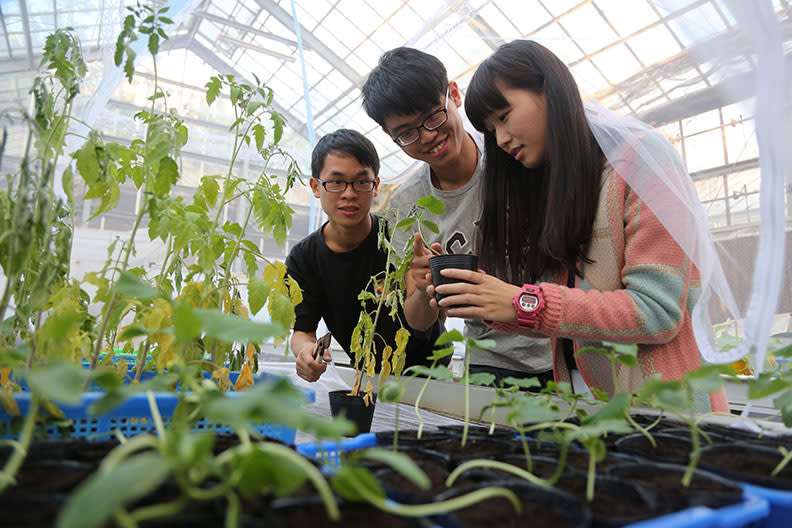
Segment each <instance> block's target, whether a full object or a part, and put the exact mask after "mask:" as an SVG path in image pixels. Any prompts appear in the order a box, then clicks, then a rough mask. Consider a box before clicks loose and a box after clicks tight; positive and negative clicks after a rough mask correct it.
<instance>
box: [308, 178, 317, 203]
mask: <svg viewBox="0 0 792 528" xmlns="http://www.w3.org/2000/svg"><path fill="white" fill-rule="evenodd" d="M308 183H309V184H310V185H311V190H312V191H313V194H314V196H316V197H317V198H319V180H317V179H316V178H314V177H311V179H310V181H309V182H308Z"/></svg>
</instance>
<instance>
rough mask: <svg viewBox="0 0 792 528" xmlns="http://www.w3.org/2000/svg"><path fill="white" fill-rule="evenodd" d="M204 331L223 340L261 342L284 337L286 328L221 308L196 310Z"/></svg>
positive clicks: (230, 341) (229, 341)
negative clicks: (259, 321) (222, 310)
mask: <svg viewBox="0 0 792 528" xmlns="http://www.w3.org/2000/svg"><path fill="white" fill-rule="evenodd" d="M195 314H196V315H197V316H198V318H199V319H200V320H201V326H202V328H203V331H204V333H206V335H207V336H209V337H215V338H217V339H219V340H221V341H226V342H228V343H233V342H235V341H241V342H261V341H263V340H265V339H267V338H269V337H282V336H284V335H285V334H286V330H284V329H283V327H281V326H280V325H278V324H267V323H257V322H254V321H251V320H249V319H243V318H241V317H238V316H235V315H228V314H225V313H223V312H221V311H220V310H196V311H195Z"/></svg>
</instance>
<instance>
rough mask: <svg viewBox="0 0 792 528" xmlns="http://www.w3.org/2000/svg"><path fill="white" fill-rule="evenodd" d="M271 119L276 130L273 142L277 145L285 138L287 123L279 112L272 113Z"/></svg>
mask: <svg viewBox="0 0 792 528" xmlns="http://www.w3.org/2000/svg"><path fill="white" fill-rule="evenodd" d="M271 117H272V125H273V127H274V128H275V131H274V135H273V138H272V142H273V143H275V144H276V145H277V144H278V142H280V140H281V137H282V136H283V126H284V125H285V122H284V120H283V116H282V115H280V114H279V113H277V112H272V114H271Z"/></svg>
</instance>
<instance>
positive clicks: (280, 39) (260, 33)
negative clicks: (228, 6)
mask: <svg viewBox="0 0 792 528" xmlns="http://www.w3.org/2000/svg"><path fill="white" fill-rule="evenodd" d="M193 15H194V16H196V17H200V18H203V19H206V20H211V21H212V22H214V23H216V24H220V25H223V26H227V27H232V28H234V29H238V30H240V31H244V32H247V33H250V34H252V35H256V36H257V37H262V38H266V39H270V40H274V41H276V42H280V43H281V44H286V45H287V46H291V47H293V48H296V47H297V42H296V41H294V40H291V39H287V38H284V37H281V36H279V35H276V34H274V33H269V32H267V31H261V30H260V29H254V28H252V27H250V26H248V25H245V24H240V23H239V22H236V21H235V20H230V19H227V18H223V17H219V16H217V15H213V14H211V13H207V12H205V11H201V12H200V13H193ZM304 49H311V48H309V47H307V46H304Z"/></svg>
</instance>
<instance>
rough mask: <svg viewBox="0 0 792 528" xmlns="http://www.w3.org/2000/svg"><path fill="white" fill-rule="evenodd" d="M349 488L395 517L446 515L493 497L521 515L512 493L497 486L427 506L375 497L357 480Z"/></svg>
mask: <svg viewBox="0 0 792 528" xmlns="http://www.w3.org/2000/svg"><path fill="white" fill-rule="evenodd" d="M349 484H350V486H352V488H354V490H355V491H356V492H357V493H358V494H359V495H360V496H361V497H363V499H365V500H366V501H367V502H369V503H370V504H372V505H374V506H376V507H377V508H379V509H380V510H383V511H386V512H388V513H393V514H395V515H401V516H404V517H426V516H429V515H436V514H438V513H447V512H450V511H454V510H459V509H461V508H466V507H468V506H471V505H473V504H475V503H477V502H480V501H483V500H485V499H491V498H494V497H504V498H505V499H507V500H508V501H509V502H510V503H511V504H512V506H513V507H514V510H515V511H516V512H518V513H522V504H521V503H520V500H519V499H518V498H517V496H516V495H515V494H514V492H513V491H511V490H509V489H506V488H501V487H497V486H491V487H488V488H484V489H480V490H476V491H472V492H470V493H466V494H465V495H462V496H460V497H454V498H453V499H448V500H444V501H441V502H430V503H427V504H400V503H398V502H394V501H392V500H389V499H385V498H384V497H380V496H378V495H375V494H374V493H373V492H372V491H371V490H370V489H369V488H368V487H366V486H364V485H363V484H362V483H360V482H358V481H357V480H350V481H349Z"/></svg>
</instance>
